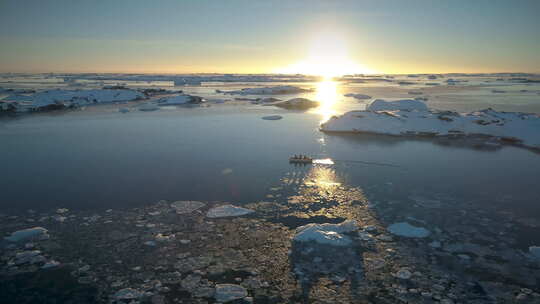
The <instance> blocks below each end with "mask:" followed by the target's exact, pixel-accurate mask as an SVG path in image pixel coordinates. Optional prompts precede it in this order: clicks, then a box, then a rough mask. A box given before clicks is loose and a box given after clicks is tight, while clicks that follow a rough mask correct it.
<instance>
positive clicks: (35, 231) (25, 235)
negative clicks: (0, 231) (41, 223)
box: [5, 227, 49, 242]
mask: <svg viewBox="0 0 540 304" xmlns="http://www.w3.org/2000/svg"><path fill="white" fill-rule="evenodd" d="M47 238H49V234H48V230H47V229H45V228H43V227H34V228H28V229H23V230H18V231H15V232H13V233H12V234H11V235H10V236H8V237H5V239H6V240H8V241H10V242H19V241H23V240H28V239H47Z"/></svg>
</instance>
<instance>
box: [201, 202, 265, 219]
mask: <svg viewBox="0 0 540 304" xmlns="http://www.w3.org/2000/svg"><path fill="white" fill-rule="evenodd" d="M253 212H255V211H253V210H250V209H246V208H242V207H237V206H234V205H231V204H228V205H222V206H219V207H214V208H212V209H210V210H208V212H207V213H206V216H207V217H209V218H220V217H233V216H242V215H246V214H250V213H253Z"/></svg>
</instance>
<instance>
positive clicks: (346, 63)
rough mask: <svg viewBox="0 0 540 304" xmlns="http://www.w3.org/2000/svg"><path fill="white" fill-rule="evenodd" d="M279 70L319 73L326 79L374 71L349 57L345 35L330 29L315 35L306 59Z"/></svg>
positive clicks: (282, 71) (309, 73)
mask: <svg viewBox="0 0 540 304" xmlns="http://www.w3.org/2000/svg"><path fill="white" fill-rule="evenodd" d="M277 72H278V73H284V74H305V75H317V76H322V77H324V78H325V79H330V78H332V77H336V76H342V75H346V74H370V73H373V71H371V70H370V69H368V68H366V67H364V66H362V65H360V64H358V63H356V62H355V61H353V60H352V59H351V58H350V57H349V52H348V46H347V41H346V39H345V38H344V36H343V35H341V34H340V33H339V32H336V31H328V30H327V31H323V32H319V33H317V34H316V35H315V36H314V37H313V39H312V40H311V43H310V44H309V51H308V54H307V56H306V59H305V60H302V61H300V62H297V63H294V64H292V65H290V66H287V67H285V68H282V69H278V71H277Z"/></svg>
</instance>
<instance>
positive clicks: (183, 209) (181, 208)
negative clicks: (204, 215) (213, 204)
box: [171, 201, 206, 214]
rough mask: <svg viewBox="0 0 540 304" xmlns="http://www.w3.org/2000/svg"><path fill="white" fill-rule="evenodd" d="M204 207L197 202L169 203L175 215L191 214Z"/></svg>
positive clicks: (201, 203)
mask: <svg viewBox="0 0 540 304" xmlns="http://www.w3.org/2000/svg"><path fill="white" fill-rule="evenodd" d="M204 206H206V204H205V203H203V202H198V201H176V202H173V203H171V207H172V208H173V209H174V210H175V211H176V213H177V214H185V213H191V212H193V211H195V210H198V209H201V208H202V207H204Z"/></svg>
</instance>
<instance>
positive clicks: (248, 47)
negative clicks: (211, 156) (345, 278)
mask: <svg viewBox="0 0 540 304" xmlns="http://www.w3.org/2000/svg"><path fill="white" fill-rule="evenodd" d="M539 16H540V1H536V0H519V1H511V0H508V1H499V0H474V1H461V0H453V1H431V0H417V1H415V0H408V1H359V0H356V1H322V0H313V1H301V0H296V1H283V0H281V1H275V0H265V1H255V0H245V1H244V0H228V1H217V0H216V1H209V0H208V1H207V0H198V1H195V0H193V1H179V0H176V1H165V0H160V1H138V0H130V1H122V0H115V1H102V0H93V1H78V0H52V1H42V0H35V1H27V0H18V1H17V0H14V1H6V0H0V72H128V73H129V72H134V73H141V72H147V73H190V72H204V73H209V72H217V73H227V72H229V73H233V72H236V73H271V72H276V71H281V70H280V69H283V68H284V67H287V66H291V65H294V64H295V63H298V62H302V61H305V59H306V58H307V57H309V56H310V55H309V54H312V53H313V52H314V48H317V47H321V48H323V49H325V48H326V47H328V48H329V50H327V52H333V51H335V50H334V49H333V48H332V47H333V46H334V45H335V44H339V45H340V49H339V50H337V51H335V52H339V53H340V56H347V58H348V59H350V60H351V61H352V62H355V63H357V64H358V65H359V66H362V67H364V68H365V70H361V71H358V72H364V71H367V70H370V71H373V72H379V73H444V72H518V71H519V72H540V18H539ZM333 37H338V38H336V39H337V40H334V38H333ZM314 41H315V42H316V43H314ZM316 51H317V50H315V52H316ZM342 53H343V54H342ZM345 53H346V55H344V54H345ZM314 58H319V57H314ZM325 58H327V57H325ZM328 58H331V56H330V57H328ZM315 60H317V59H315ZM326 60H329V61H330V62H328V63H329V64H332V62H331V59H326Z"/></svg>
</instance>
